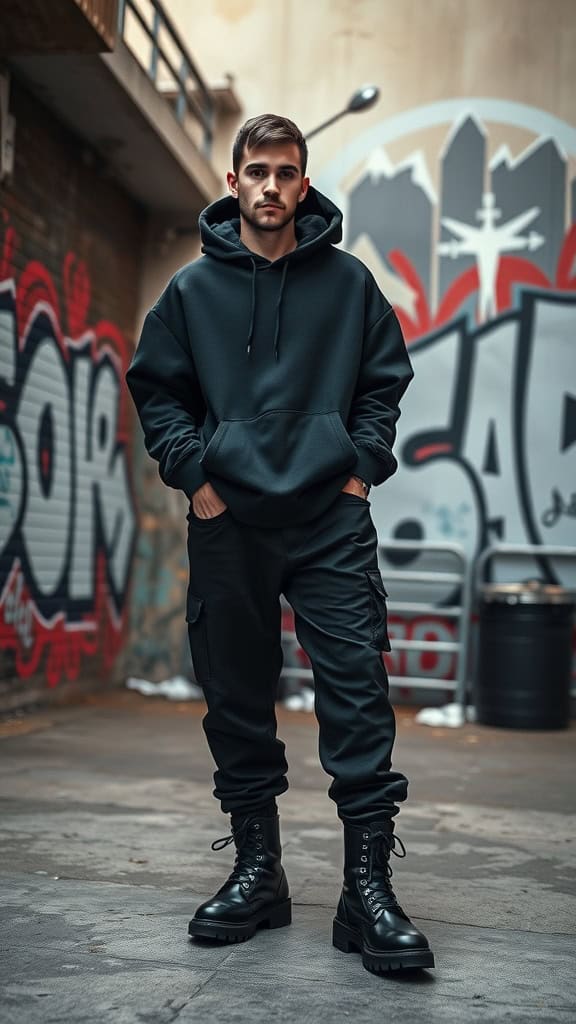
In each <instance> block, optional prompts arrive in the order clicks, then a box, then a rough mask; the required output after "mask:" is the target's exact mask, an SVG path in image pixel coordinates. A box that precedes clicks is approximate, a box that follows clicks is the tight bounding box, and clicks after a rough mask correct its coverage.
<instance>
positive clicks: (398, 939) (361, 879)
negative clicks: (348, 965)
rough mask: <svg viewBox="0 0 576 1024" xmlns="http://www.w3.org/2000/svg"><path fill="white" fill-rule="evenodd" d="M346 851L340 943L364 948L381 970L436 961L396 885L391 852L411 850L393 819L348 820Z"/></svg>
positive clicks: (369, 962)
mask: <svg viewBox="0 0 576 1024" xmlns="http://www.w3.org/2000/svg"><path fill="white" fill-rule="evenodd" d="M396 844H398V845H399V847H400V848H401V849H402V851H403V852H402V853H398V851H397V850H396V849H395V845H396ZM344 851H345V854H344V857H345V859H344V887H343V889H342V895H341V897H340V902H339V903H338V909H337V911H336V917H335V918H334V926H333V933H332V941H333V944H334V945H335V946H336V949H340V950H342V952H343V953H350V952H352V951H355V952H358V953H361V954H362V963H363V964H364V967H365V968H366V970H368V971H373V972H374V973H376V974H380V973H382V972H384V971H393V970H399V969H400V968H404V967H434V954H433V953H432V951H431V949H430V946H429V945H428V940H427V939H426V937H425V936H424V935H423V934H422V932H419V931H418V929H417V928H416V927H415V926H414V925H413V924H412V922H411V920H410V918H409V917H408V915H407V914H406V913H405V912H404V911H403V910H402V907H401V906H400V905H399V903H398V901H397V899H396V897H395V895H394V891H393V889H392V883H391V881H390V879H391V877H392V867H391V865H390V854H391V853H394V854H395V855H396V856H397V857H405V856H406V849H405V847H404V844H403V842H402V840H401V839H399V838H398V836H395V835H394V823H393V821H391V820H390V819H386V820H384V821H379V822H378V821H376V822H371V823H370V824H369V825H366V826H362V825H361V824H360V825H354V826H352V825H350V824H347V823H344Z"/></svg>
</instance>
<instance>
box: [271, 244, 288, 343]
mask: <svg viewBox="0 0 576 1024" xmlns="http://www.w3.org/2000/svg"><path fill="white" fill-rule="evenodd" d="M287 272H288V260H286V262H285V263H284V266H283V268H282V280H281V281H280V291H279V292H278V299H277V302H276V326H275V328H274V358H275V359H276V360H277V359H278V340H279V338H280V309H281V307H282V297H283V295H284V285H285V284H286V274H287Z"/></svg>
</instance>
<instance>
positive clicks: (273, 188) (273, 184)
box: [264, 174, 280, 195]
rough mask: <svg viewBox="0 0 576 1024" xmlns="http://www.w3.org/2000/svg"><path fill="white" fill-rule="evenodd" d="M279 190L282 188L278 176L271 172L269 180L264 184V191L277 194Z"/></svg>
mask: <svg viewBox="0 0 576 1024" xmlns="http://www.w3.org/2000/svg"><path fill="white" fill-rule="evenodd" d="M279 191H280V190H279V188H278V183H277V181H276V178H275V177H274V175H273V174H271V175H270V177H269V178H268V180H267V181H266V185H265V186H264V193H265V194H266V193H268V192H273V193H274V194H275V195H278V192H279Z"/></svg>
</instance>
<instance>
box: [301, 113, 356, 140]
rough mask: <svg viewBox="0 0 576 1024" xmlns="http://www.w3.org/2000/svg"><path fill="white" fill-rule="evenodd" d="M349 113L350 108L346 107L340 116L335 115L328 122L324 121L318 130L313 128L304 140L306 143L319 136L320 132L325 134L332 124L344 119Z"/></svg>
mask: <svg viewBox="0 0 576 1024" xmlns="http://www.w3.org/2000/svg"><path fill="white" fill-rule="evenodd" d="M347 113H348V107H345V108H344V110H341V111H340V112H339V113H338V114H334V115H333V116H332V117H330V118H328V120H327V121H323V122H322V124H319V125H318V126H317V127H316V128H313V129H312V131H311V132H307V133H306V134H305V136H304V138H305V139H306V141H308V139H311V138H312V136H313V135H318V132H323V131H324V129H325V128H329V127H330V125H331V124H334V122H335V121H339V120H340V118H341V117H344V115H345V114H347Z"/></svg>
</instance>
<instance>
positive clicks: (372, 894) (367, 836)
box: [360, 830, 409, 920]
mask: <svg viewBox="0 0 576 1024" xmlns="http://www.w3.org/2000/svg"><path fill="white" fill-rule="evenodd" d="M363 839H364V843H363V849H367V850H368V851H369V854H370V874H369V878H368V880H367V881H364V880H362V881H361V882H360V885H361V886H365V888H364V889H363V895H364V897H365V900H366V903H367V904H368V906H369V908H370V910H371V912H372V913H373V914H377V913H378V912H379V911H381V910H393V911H394V912H395V913H396V914H400V915H401V916H402V917H405V918H406V920H409V918H408V915H407V914H406V913H405V912H404V910H403V909H402V907H401V906H400V904H399V903H398V900H397V899H396V895H395V893H394V890H393V888H392V882H391V878H392V865H391V864H390V854H391V853H393V854H394V856H395V857H400V859H402V858H403V857H405V856H406V847H405V846H404V843H403V842H402V840H401V839H400V837H399V836H396V835H394V833H393V832H384V831H380V830H377V831H374V832H364V833H363ZM396 844H398V846H399V847H400V849H401V850H402V853H399V852H398V850H397V849H396Z"/></svg>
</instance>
